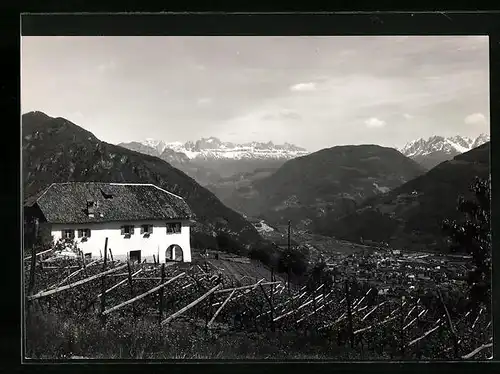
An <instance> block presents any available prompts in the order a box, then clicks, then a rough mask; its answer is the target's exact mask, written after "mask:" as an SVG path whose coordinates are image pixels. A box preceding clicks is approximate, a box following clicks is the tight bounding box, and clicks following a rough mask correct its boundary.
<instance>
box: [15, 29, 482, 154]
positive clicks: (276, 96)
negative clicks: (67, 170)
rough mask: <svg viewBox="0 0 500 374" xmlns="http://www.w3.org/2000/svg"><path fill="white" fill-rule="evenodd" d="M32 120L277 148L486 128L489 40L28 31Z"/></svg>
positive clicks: (24, 102) (108, 133) (108, 135)
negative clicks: (41, 115)
mask: <svg viewBox="0 0 500 374" xmlns="http://www.w3.org/2000/svg"><path fill="white" fill-rule="evenodd" d="M21 44H22V45H21V107H22V113H26V112H29V111H33V110H39V111H42V112H45V113H46V114H48V115H50V116H53V117H64V118H66V119H68V120H70V121H72V122H74V123H76V124H77V125H79V126H81V127H83V128H85V129H87V130H89V131H91V132H92V133H94V135H95V136H97V137H98V138H99V139H101V140H103V141H106V142H109V143H114V144H117V143H119V142H127V141H141V140H144V139H146V138H154V139H158V140H163V141H165V142H174V141H182V142H185V141H188V140H192V141H196V140H198V139H200V138H202V137H209V136H215V137H218V138H220V139H221V140H222V141H231V142H240V143H242V142H250V141H264V142H267V141H273V142H274V143H276V144H282V143H284V142H288V143H292V144H295V145H298V146H302V147H304V148H306V149H308V150H309V151H316V150H319V149H322V148H327V147H332V146H335V145H344V144H379V145H383V146H391V147H401V146H403V145H404V144H405V143H407V142H409V141H411V140H414V139H417V138H421V137H423V138H427V137H430V136H433V135H442V136H454V135H462V136H469V137H476V136H478V135H479V134H481V133H487V134H489V133H490V131H489V46H488V37H487V36H456V37H453V36H409V37H405V36H402V37H393V36H371V37H365V36H359V37H358V36H322V37H314V36H286V37H268V36H224V37H222V36H207V37H203V36H199V37H192V36H190V37H183V36H158V37H156V36H118V37H117V36H109V37H108V36H92V37H87V36H69V37H68V36H50V37H41V36H29V37H22V40H21Z"/></svg>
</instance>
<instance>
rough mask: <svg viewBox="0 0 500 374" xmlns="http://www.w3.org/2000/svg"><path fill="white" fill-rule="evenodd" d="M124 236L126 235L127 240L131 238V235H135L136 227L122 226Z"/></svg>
mask: <svg viewBox="0 0 500 374" xmlns="http://www.w3.org/2000/svg"><path fill="white" fill-rule="evenodd" d="M122 235H124V236H125V237H126V238H130V236H131V235H134V226H133V225H125V226H122Z"/></svg>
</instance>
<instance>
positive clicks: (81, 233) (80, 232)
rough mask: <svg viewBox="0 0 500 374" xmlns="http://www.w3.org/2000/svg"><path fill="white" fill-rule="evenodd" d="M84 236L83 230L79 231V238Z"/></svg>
mask: <svg viewBox="0 0 500 374" xmlns="http://www.w3.org/2000/svg"><path fill="white" fill-rule="evenodd" d="M82 236H83V230H82V229H78V237H79V238H81V237H82Z"/></svg>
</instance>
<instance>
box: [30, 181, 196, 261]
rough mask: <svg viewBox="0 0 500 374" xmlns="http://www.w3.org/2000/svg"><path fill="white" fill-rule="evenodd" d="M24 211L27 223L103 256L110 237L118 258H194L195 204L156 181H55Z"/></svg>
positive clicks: (114, 254)
mask: <svg viewBox="0 0 500 374" xmlns="http://www.w3.org/2000/svg"><path fill="white" fill-rule="evenodd" d="M24 216H25V217H24V218H25V228H26V227H30V226H34V225H36V226H39V227H40V229H41V230H42V229H43V230H46V231H48V232H50V235H52V240H53V241H54V242H55V241H58V240H60V239H63V240H65V239H67V240H69V241H73V240H74V241H75V242H76V243H77V245H78V247H79V248H80V249H81V250H82V252H83V253H84V254H85V256H87V257H92V258H96V257H100V256H102V254H103V251H104V243H105V239H106V238H108V248H110V249H111V253H112V255H113V257H114V258H115V259H127V258H130V260H132V261H140V262H142V261H144V260H145V259H146V261H147V262H150V261H153V255H154V256H155V258H158V259H159V261H160V262H165V261H169V260H174V261H183V262H190V261H191V245H190V225H191V223H193V221H192V217H193V214H192V212H191V209H190V208H189V206H188V204H187V203H186V202H185V201H184V199H183V198H182V197H180V196H177V195H175V194H173V193H171V192H168V191H166V190H164V189H162V188H160V187H157V186H155V185H153V184H133V183H102V182H68V183H53V184H52V185H50V186H49V187H48V188H47V189H45V190H44V191H43V192H42V193H40V194H38V195H37V196H35V197H34V198H32V199H30V200H29V201H27V202H26V203H25V208H24Z"/></svg>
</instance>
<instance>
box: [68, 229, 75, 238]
mask: <svg viewBox="0 0 500 374" xmlns="http://www.w3.org/2000/svg"><path fill="white" fill-rule="evenodd" d="M69 232H70V238H71V239H74V238H75V230H70V231H69Z"/></svg>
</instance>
